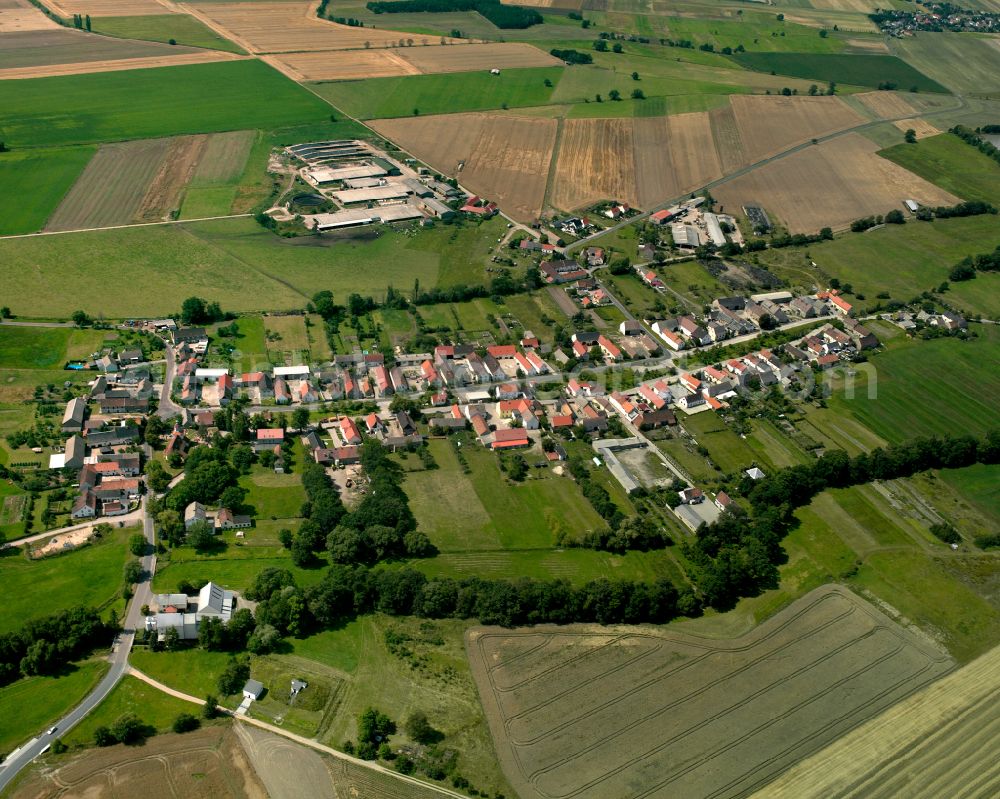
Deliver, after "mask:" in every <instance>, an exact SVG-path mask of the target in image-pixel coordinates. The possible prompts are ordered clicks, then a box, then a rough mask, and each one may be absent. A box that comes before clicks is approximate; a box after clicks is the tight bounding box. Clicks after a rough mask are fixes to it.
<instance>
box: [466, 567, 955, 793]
mask: <svg viewBox="0 0 1000 799" xmlns="http://www.w3.org/2000/svg"><path fill="white" fill-rule="evenodd" d="M683 630H684V625H683V624H680V625H675V626H673V627H667V628H660V629H659V630H653V629H652V628H649V629H648V630H647V629H645V628H644V629H643V630H641V631H636V629H635V628H623V629H621V630H609V629H607V628H585V627H580V626H576V627H564V628H556V627H543V628H535V629H530V630H518V631H512V630H504V629H499V628H477V629H473V630H470V631H469V633H468V634H467V639H466V640H467V647H468V650H469V656H470V660H471V662H472V669H473V675H474V677H475V679H476V683H477V686H478V688H479V691H480V697H481V699H482V701H483V705H484V707H485V709H486V714H487V718H488V720H489V723H490V730H491V731H492V733H493V736H494V741H495V744H496V747H497V751H498V754H499V757H500V761H501V765H502V766H503V769H504V773H505V774H506V776H507V778H508V780H509V781H510V782H511V784H512V785H513V786H514V787H515V789H516V790H517V791H518V793H519V794H520V796H521V797H522V799H532V797H553V796H562V797H565V796H573V797H575V799H590V798H591V797H593V798H594V799H599V798H601V797H608V796H615V797H620V799H631V797H640V796H642V797H664V798H665V797H674V796H714V797H729V796H741V795H745V794H746V793H747V792H748V791H750V790H753V789H755V788H758V787H761V786H763V785H764V784H766V783H767V782H768V781H770V780H772V779H773V778H774V777H776V776H777V775H779V774H781V773H782V772H783V771H784V770H786V769H787V768H789V767H791V766H793V765H794V764H795V763H797V762H798V761H800V760H801V759H802V758H803V757H807V756H809V755H811V754H812V753H814V752H816V751H817V750H818V749H820V748H821V747H822V746H823V745H824V744H826V743H827V742H831V741H833V740H836V738H837V737H839V736H840V735H843V734H844V733H846V732H847V731H849V730H850V729H852V728H854V727H855V726H856V725H858V724H860V723H862V722H864V721H865V720H867V719H868V718H871V717H872V716H873V715H875V714H877V713H878V712H880V711H881V710H883V709H885V708H888V707H891V706H892V705H893V704H895V703H896V702H898V701H899V700H901V699H903V698H904V697H906V696H907V695H909V694H910V693H911V692H912V691H914V690H916V689H918V688H920V687H921V686H923V685H926V684H927V683H928V682H930V681H931V680H933V679H934V678H935V677H937V676H940V675H941V674H943V673H945V672H947V671H948V670H950V669H951V668H952V666H953V665H954V663H953V661H952V660H951V659H950V658H949V657H947V656H946V655H943V654H942V653H940V652H939V651H937V650H936V649H934V648H932V647H931V646H929V645H928V644H926V643H925V642H924V641H923V640H922V639H918V638H917V637H915V636H913V635H912V634H910V633H908V632H907V631H905V630H904V629H903V628H901V627H899V626H898V625H896V624H895V623H894V622H893V621H891V620H890V619H889V618H887V617H886V616H884V615H883V614H882V613H881V612H879V611H877V610H876V609H875V608H874V607H872V606H870V605H868V604H867V603H866V602H864V601H862V600H860V599H858V598H857V597H856V596H855V595H853V594H852V593H850V592H849V591H848V590H846V589H844V588H841V587H839V586H824V587H821V588H818V589H816V590H814V591H812V592H811V593H809V594H807V595H806V596H805V597H803V598H802V599H800V600H798V601H797V602H795V603H794V604H792V605H791V606H789V607H788V608H786V609H785V610H783V611H782V612H781V613H779V614H778V615H776V616H774V617H773V618H771V619H770V620H768V621H767V622H765V623H764V624H762V625H761V626H760V627H758V628H756V629H755V630H753V631H751V632H750V633H748V634H746V635H744V636H741V637H740V638H737V639H730V640H713V639H710V638H705V637H701V636H698V635H693V634H688V633H685V632H684V631H683Z"/></svg>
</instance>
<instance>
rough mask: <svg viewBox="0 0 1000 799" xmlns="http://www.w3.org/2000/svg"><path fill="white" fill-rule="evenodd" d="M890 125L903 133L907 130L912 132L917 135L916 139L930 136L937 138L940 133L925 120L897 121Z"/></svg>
mask: <svg viewBox="0 0 1000 799" xmlns="http://www.w3.org/2000/svg"><path fill="white" fill-rule="evenodd" d="M892 124H893V125H895V126H896V127H897V128H899V129H900V130H901V131H903V132H904V133H905V132H906V131H907V130H913V132H914V133H916V134H917V138H918V139H926V138H929V137H931V136H937V135H938V134H939V133H940V132H941V131H940V130H938V129H937V128H935V127H934V126H933V125H932V124H931V123H930V122H928V121H927V120H926V119H916V118H913V119H898V120H896V121H895V122H893V123H892Z"/></svg>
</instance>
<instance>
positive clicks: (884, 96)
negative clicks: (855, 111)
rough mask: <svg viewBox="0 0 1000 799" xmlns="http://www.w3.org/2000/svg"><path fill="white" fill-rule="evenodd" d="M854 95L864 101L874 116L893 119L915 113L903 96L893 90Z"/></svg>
mask: <svg viewBox="0 0 1000 799" xmlns="http://www.w3.org/2000/svg"><path fill="white" fill-rule="evenodd" d="M854 97H855V98H856V99H858V100H860V101H861V102H862V103H864V104H865V106H866V107H867V108H868V109H869V110H870V111H871V112H872V113H873V114H875V116H877V117H880V118H882V119H895V118H897V117H905V116H910V115H912V114H915V113H917V112H916V109H914V107H913V106H912V105H910V104H909V103H908V102H907V101H906V98H905V97H903V96H902V95H901V94H896V93H895V92H864V93H863V94H856V95H854Z"/></svg>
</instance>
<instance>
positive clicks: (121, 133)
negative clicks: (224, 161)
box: [0, 59, 330, 147]
mask: <svg viewBox="0 0 1000 799" xmlns="http://www.w3.org/2000/svg"><path fill="white" fill-rule="evenodd" d="M261 97H267V98H268V101H267V102H266V103H261V102H259V99H260V98H261ZM329 113H330V108H329V106H327V105H326V104H324V103H323V102H322V101H321V100H320V99H319V98H317V97H315V96H314V95H312V94H311V93H310V92H308V91H306V90H305V89H303V88H302V87H300V86H297V85H296V84H295V83H293V82H292V81H290V80H289V79H288V78H286V77H285V76H284V75H282V74H281V73H280V72H277V71H276V70H273V69H271V67H269V66H267V65H266V64H264V63H263V62H262V61H258V60H256V59H248V60H246V61H228V62H220V63H213V64H196V65H191V66H181V67H162V68H157V69H139V70H127V71H122V72H104V73H92V74H87V75H72V76H66V77H54V78H34V79H30V80H9V81H3V82H2V83H0V140H3V141H5V142H6V143H7V144H8V146H10V145H13V146H18V147H23V146H32V147H34V146H40V145H65V144H83V143H90V142H100V141H120V140H124V139H141V138H149V137H154V136H173V135H177V134H180V133H209V132H213V131H225V130H244V129H247V128H265V129H269V128H277V127H280V126H282V125H291V124H294V123H303V122H318V121H319V120H321V119H323V118H326V117H328V116H329Z"/></svg>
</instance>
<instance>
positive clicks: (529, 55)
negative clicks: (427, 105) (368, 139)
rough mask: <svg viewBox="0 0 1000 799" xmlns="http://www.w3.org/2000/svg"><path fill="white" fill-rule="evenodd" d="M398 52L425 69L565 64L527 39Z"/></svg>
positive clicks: (455, 70)
mask: <svg viewBox="0 0 1000 799" xmlns="http://www.w3.org/2000/svg"><path fill="white" fill-rule="evenodd" d="M399 55H400V56H402V57H403V58H404V59H406V60H407V61H409V62H410V63H411V64H413V66H414V67H416V68H417V69H418V70H419V71H420V72H424V73H432V72H474V71H475V70H479V69H493V68H494V67H496V68H497V69H516V68H518V67H558V66H561V65H562V62H561V61H559V60H558V59H555V58H553V57H552V56H550V55H549V54H548V53H546V52H544V51H542V50H539V49H538V48H537V47H532V46H531V45H530V44H525V43H524V42H494V43H488V44H468V45H462V46H461V47H459V46H455V47H408V48H406V49H405V50H400V51H399Z"/></svg>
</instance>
